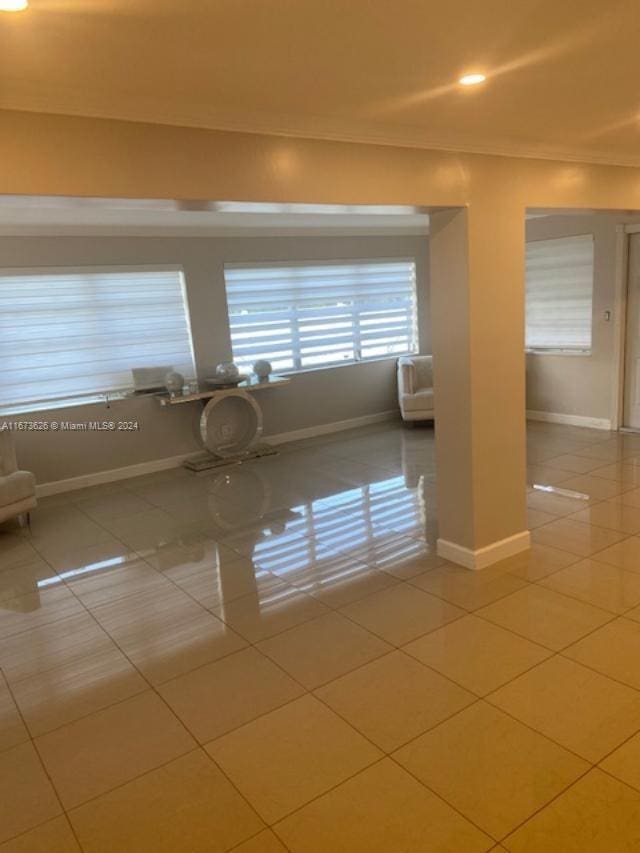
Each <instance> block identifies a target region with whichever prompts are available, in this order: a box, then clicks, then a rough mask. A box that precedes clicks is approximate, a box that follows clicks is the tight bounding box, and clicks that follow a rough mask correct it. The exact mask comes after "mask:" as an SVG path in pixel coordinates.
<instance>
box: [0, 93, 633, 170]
mask: <svg viewBox="0 0 640 853" xmlns="http://www.w3.org/2000/svg"><path fill="white" fill-rule="evenodd" d="M5 82H6V85H4V83H3V91H2V94H1V96H0V109H4V110H14V111H17V112H29V113H44V114H53V115H61V116H73V117H76V118H94V119H107V120H112V121H126V122H135V123H136V124H140V123H142V124H156V125H163V126H170V127H189V128H196V129H200V130H219V131H228V132H234V133H249V134H259V135H268V136H278V137H287V138H298V139H312V140H320V141H327V142H348V143H357V144H367V145H383V146H388V147H395V148H414V149H427V150H433V151H442V152H446V153H450V154H472V155H473V154H475V155H484V156H491V157H496V156H497V157H512V158H524V159H535V160H554V161H560V162H569V163H581V164H586V165H598V166H621V167H627V168H638V167H640V154H639V155H638V156H635V157H631V156H629V157H625V156H619V155H615V154H611V152H607V151H604V150H592V151H585V150H581V149H577V148H571V147H569V146H549V145H545V144H542V143H540V144H527V143H522V144H520V143H504V142H501V141H498V140H486V141H480V142H474V143H467V142H463V141H461V140H460V139H456V138H453V137H451V138H448V137H447V138H445V137H441V136H438V135H434V134H432V133H430V132H429V130H428V129H426V128H420V127H416V126H410V125H400V124H382V123H378V122H373V121H370V120H367V119H353V118H344V119H343V118H331V117H321V116H312V115H307V116H301V115H285V114H281V115H277V114H268V113H260V112H253V113H249V112H235V111H231V110H219V109H212V107H211V106H210V105H208V104H196V103H191V104H190V103H185V102H183V103H180V104H176V103H170V104H169V103H167V101H165V100H164V99H158V98H148V97H135V98H132V97H128V98H125V97H122V96H121V97H118V98H114V97H113V96H111V95H108V94H106V93H102V94H98V95H97V96H96V94H95V93H94V94H89V93H87V92H86V91H85V90H80V89H70V88H69V89H62V88H58V87H55V88H52V89H50V90H47V89H46V88H45V87H42V86H34V85H32V84H28V83H25V82H24V81H15V80H7V81H5Z"/></svg>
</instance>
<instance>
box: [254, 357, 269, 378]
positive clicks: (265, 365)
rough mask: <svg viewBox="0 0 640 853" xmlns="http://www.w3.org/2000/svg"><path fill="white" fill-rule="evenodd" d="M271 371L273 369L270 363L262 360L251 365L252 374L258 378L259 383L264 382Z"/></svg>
mask: <svg viewBox="0 0 640 853" xmlns="http://www.w3.org/2000/svg"><path fill="white" fill-rule="evenodd" d="M272 370H273V368H272V367H271V362H270V361H264V359H260V360H258V361H256V363H255V364H254V365H253V372H254V373H255V375H256V376H257V377H258V379H259V380H260V382H264V381H265V380H266V379H268V378H269V376H270V374H271V371H272Z"/></svg>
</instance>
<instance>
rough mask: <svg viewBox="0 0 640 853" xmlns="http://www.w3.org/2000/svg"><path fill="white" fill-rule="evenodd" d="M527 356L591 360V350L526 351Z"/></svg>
mask: <svg viewBox="0 0 640 853" xmlns="http://www.w3.org/2000/svg"><path fill="white" fill-rule="evenodd" d="M525 353H526V354H527V355H553V356H557V355H562V356H569V357H570V358H591V355H592V354H593V350H590V349H527V350H525Z"/></svg>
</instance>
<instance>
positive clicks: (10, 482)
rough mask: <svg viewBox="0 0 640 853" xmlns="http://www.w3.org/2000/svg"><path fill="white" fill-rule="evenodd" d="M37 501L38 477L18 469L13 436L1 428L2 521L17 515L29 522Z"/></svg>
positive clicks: (0, 514) (0, 500) (0, 489)
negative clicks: (31, 511)
mask: <svg viewBox="0 0 640 853" xmlns="http://www.w3.org/2000/svg"><path fill="white" fill-rule="evenodd" d="M36 503H37V501H36V478H35V477H34V475H33V474H32V473H31V472H30V471H19V470H18V463H17V461H16V451H15V448H14V446H13V436H12V435H11V432H10V431H9V430H8V429H1V428H0V523H1V522H3V521H6V520H7V519H9V518H16V516H20V517H21V521H23V520H25V519H26V521H27V523H28V522H29V512H30V510H32V509H33V508H34V507H35V505H36Z"/></svg>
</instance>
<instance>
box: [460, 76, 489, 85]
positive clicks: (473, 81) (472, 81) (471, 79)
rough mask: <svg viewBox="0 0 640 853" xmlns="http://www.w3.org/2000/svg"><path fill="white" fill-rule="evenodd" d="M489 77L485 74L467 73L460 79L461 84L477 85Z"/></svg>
mask: <svg viewBox="0 0 640 853" xmlns="http://www.w3.org/2000/svg"><path fill="white" fill-rule="evenodd" d="M486 79H487V78H486V77H485V76H484V74H465V75H464V77H461V78H460V79H459V80H458V83H460V85H461V86H477V85H478V83H484V81H485V80H486Z"/></svg>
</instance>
